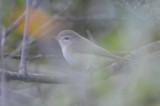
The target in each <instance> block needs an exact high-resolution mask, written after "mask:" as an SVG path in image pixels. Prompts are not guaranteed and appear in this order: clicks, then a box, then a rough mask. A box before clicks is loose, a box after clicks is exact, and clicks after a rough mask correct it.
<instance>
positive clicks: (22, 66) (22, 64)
mask: <svg viewBox="0 0 160 106" xmlns="http://www.w3.org/2000/svg"><path fill="white" fill-rule="evenodd" d="M31 7H32V0H26V14H25V26H24V34H23V41H22V54H21V61H20V70H19V72H20V73H21V74H23V75H26V74H27V71H26V70H27V55H28V38H29V37H28V36H29V28H30V17H31V10H32V8H31Z"/></svg>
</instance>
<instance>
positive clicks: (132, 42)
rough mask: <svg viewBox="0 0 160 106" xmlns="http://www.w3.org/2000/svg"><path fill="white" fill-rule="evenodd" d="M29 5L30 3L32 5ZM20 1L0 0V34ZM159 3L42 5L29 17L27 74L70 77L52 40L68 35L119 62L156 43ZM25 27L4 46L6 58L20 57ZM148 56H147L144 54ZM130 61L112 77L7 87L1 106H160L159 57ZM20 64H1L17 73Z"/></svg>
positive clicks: (21, 6)
mask: <svg viewBox="0 0 160 106" xmlns="http://www.w3.org/2000/svg"><path fill="white" fill-rule="evenodd" d="M33 1H34V0H33ZM25 5H26V1H25V0H0V28H1V27H4V28H7V27H8V26H9V25H11V23H12V22H14V21H15V20H16V19H17V17H18V16H20V15H21V14H22V13H23V12H24V11H25ZM159 22H160V0H43V2H42V3H41V4H40V6H39V7H38V8H37V9H35V10H33V11H32V14H31V27H30V32H29V39H30V44H29V54H28V55H29V56H31V57H34V56H38V55H43V56H46V57H45V58H42V59H33V60H31V61H28V68H27V69H28V70H27V71H28V72H30V73H41V74H46V75H52V74H54V75H55V74H66V73H67V74H68V73H69V74H70V70H72V68H71V66H70V65H69V64H68V63H67V62H66V61H65V60H64V58H63V55H62V52H61V48H60V46H59V44H58V42H57V41H56V40H54V39H52V37H53V36H56V35H57V34H58V33H59V32H60V31H62V30H66V29H70V30H74V31H76V32H78V33H79V34H81V35H82V36H84V37H86V38H88V39H89V40H91V41H93V42H94V43H96V44H97V45H99V46H101V47H103V48H105V49H107V50H108V51H110V52H112V53H115V54H117V55H119V56H124V55H127V54H129V53H132V52H134V51H136V50H138V49H139V48H141V47H144V46H145V45H147V44H150V43H153V42H156V41H158V40H159V39H160V23H159ZM23 32H24V23H21V24H20V25H19V26H18V27H17V28H16V30H15V31H14V32H12V33H11V34H10V35H9V36H8V37H7V38H6V42H5V48H4V49H5V54H6V55H12V56H19V55H20V54H21V49H18V48H20V45H21V43H22V38H23ZM146 52H147V53H146ZM150 52H152V51H149V52H148V51H145V53H144V54H149V56H148V55H147V56H146V55H143V54H142V55H140V56H139V57H138V56H137V58H136V59H133V61H132V63H131V66H130V67H127V68H126V69H124V71H123V72H120V73H118V74H116V75H113V76H108V75H107V74H104V73H103V72H102V73H101V72H100V73H98V72H99V70H97V71H98V72H97V73H96V74H95V73H94V75H91V74H90V72H86V74H85V73H83V74H85V75H84V76H83V77H82V76H81V75H80V76H76V78H75V79H73V80H74V84H42V83H26V82H22V81H12V80H11V81H8V82H7V88H6V91H7V104H6V106H22V105H23V106H36V105H38V106H160V70H159V69H160V65H159V64H160V56H159V52H158V51H157V52H154V53H150ZM19 63H20V60H19V59H13V58H9V57H8V58H5V66H6V69H7V70H9V71H14V72H18V70H19Z"/></svg>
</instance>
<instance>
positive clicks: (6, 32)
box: [5, 0, 43, 37]
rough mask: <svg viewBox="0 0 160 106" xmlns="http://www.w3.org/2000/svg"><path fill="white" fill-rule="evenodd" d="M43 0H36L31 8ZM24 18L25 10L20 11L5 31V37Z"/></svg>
mask: <svg viewBox="0 0 160 106" xmlns="http://www.w3.org/2000/svg"><path fill="white" fill-rule="evenodd" d="M42 1H43V0H36V2H35V3H34V5H33V9H36V8H37V7H38V6H39V5H40V4H41V2H42ZM24 18H25V12H24V13H22V15H21V16H19V17H18V18H17V20H15V21H14V22H13V23H12V24H11V25H10V26H9V27H8V28H7V29H6V31H5V37H7V36H8V35H9V34H10V33H11V32H13V31H14V30H15V29H16V28H17V27H18V26H19V25H20V24H21V23H22V22H23V21H24Z"/></svg>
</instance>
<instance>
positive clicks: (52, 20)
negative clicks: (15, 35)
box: [10, 3, 72, 57]
mask: <svg viewBox="0 0 160 106" xmlns="http://www.w3.org/2000/svg"><path fill="white" fill-rule="evenodd" d="M71 4H72V3H69V4H68V5H67V6H66V7H64V8H63V9H62V10H61V11H60V12H59V13H57V14H55V15H54V16H53V17H52V18H51V19H50V20H49V21H47V22H46V23H45V24H44V25H42V26H40V27H39V28H38V29H37V30H36V31H35V32H34V33H33V34H32V35H31V36H34V35H36V34H37V33H39V31H41V30H42V29H44V28H46V27H48V26H49V25H51V24H52V23H53V22H55V21H56V20H57V19H59V17H60V15H61V14H63V13H64V12H65V11H66V10H67V9H68V8H69V7H70V6H71ZM55 26H56V25H54V27H53V28H52V29H48V30H46V31H45V32H43V33H42V34H41V35H40V36H39V38H38V39H41V38H43V37H44V35H46V34H48V33H49V32H51V31H53V30H54V28H55ZM38 39H37V40H38ZM34 42H35V40H34V39H33V38H32V37H30V38H29V42H28V45H30V44H32V43H34ZM21 48H22V44H20V45H19V46H18V47H17V48H16V49H15V50H14V51H13V52H12V53H11V54H10V57H12V56H14V55H16V54H17V53H18V52H20V50H21Z"/></svg>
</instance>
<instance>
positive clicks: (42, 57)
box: [4, 54, 59, 61]
mask: <svg viewBox="0 0 160 106" xmlns="http://www.w3.org/2000/svg"><path fill="white" fill-rule="evenodd" d="M4 57H8V58H12V59H17V60H18V59H21V56H20V55H17V56H12V57H10V55H9V54H5V55H4ZM55 57H59V55H58V56H56V55H41V54H39V55H35V56H28V57H27V60H28V61H34V60H39V59H45V58H55Z"/></svg>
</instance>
